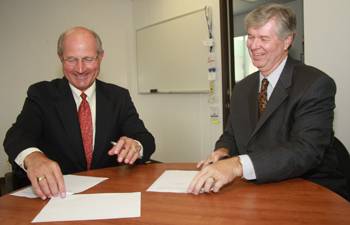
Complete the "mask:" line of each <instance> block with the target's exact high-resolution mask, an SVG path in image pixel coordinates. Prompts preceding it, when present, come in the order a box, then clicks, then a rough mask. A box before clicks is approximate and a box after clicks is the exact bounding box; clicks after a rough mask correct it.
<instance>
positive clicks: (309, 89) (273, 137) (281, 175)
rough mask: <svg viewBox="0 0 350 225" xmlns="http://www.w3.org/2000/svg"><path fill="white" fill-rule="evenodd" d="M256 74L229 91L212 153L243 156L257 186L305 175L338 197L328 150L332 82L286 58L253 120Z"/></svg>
mask: <svg viewBox="0 0 350 225" xmlns="http://www.w3.org/2000/svg"><path fill="white" fill-rule="evenodd" d="M258 87H259V72H256V73H253V74H251V75H249V76H248V77H246V78H245V79H243V80H242V81H240V82H239V83H237V84H236V85H235V87H234V89H233V94H232V99H231V106H230V110H231V111H230V116H229V119H228V122H227V126H226V128H225V131H224V133H223V135H222V136H221V137H220V139H219V140H218V142H217V143H216V149H217V148H220V147H225V148H228V149H229V150H230V152H231V154H232V155H239V154H248V155H249V156H250V158H251V160H252V163H253V166H254V169H255V172H256V177H257V179H256V182H259V183H265V182H272V181H280V180H284V179H288V178H293V177H304V178H307V179H309V180H312V181H314V182H317V183H319V184H322V185H324V186H326V187H329V188H330V189H332V190H334V191H336V192H338V193H341V192H342V191H343V188H345V179H344V177H343V176H342V174H341V173H340V172H339V171H338V169H337V158H336V154H335V152H334V149H332V147H331V146H332V140H333V117H334V112H333V110H334V108H335V103H334V101H335V100H334V98H335V93H336V85H335V83H334V81H333V80H332V79H331V78H330V77H329V76H327V75H326V74H325V73H323V72H321V71H320V70H318V69H316V68H313V67H311V66H307V65H304V64H302V63H300V62H298V61H295V60H293V59H291V58H288V59H287V62H286V65H285V67H284V69H283V71H282V74H281V76H280V78H279V80H278V82H277V84H276V86H275V88H274V90H273V93H272V94H271V97H270V99H269V101H268V103H267V108H266V110H265V112H264V113H263V114H262V115H261V117H260V119H258V111H257V110H258V89H259V88H258Z"/></svg>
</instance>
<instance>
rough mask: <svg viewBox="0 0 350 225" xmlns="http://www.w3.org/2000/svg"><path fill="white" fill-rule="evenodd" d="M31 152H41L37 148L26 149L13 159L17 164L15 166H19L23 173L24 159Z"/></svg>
mask: <svg viewBox="0 0 350 225" xmlns="http://www.w3.org/2000/svg"><path fill="white" fill-rule="evenodd" d="M33 152H41V151H40V150H39V149H38V148H35V147H30V148H27V149H24V150H23V151H21V152H20V153H19V154H18V156H17V157H16V158H15V162H16V163H17V165H19V166H20V167H21V168H22V169H23V170H24V171H26V172H27V170H26V168H25V166H24V159H25V158H26V157H27V156H28V155H29V154H31V153H33Z"/></svg>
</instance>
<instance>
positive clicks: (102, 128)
mask: <svg viewBox="0 0 350 225" xmlns="http://www.w3.org/2000/svg"><path fill="white" fill-rule="evenodd" d="M113 107H114V104H113V102H112V101H111V99H110V97H109V95H108V93H107V92H106V90H105V89H104V88H103V86H102V84H101V83H100V82H99V81H98V80H96V128H95V129H96V133H95V147H94V153H93V157H92V166H93V165H94V164H96V163H97V162H98V161H99V158H101V157H102V156H103V154H107V152H106V151H103V149H105V148H106V143H109V142H110V141H112V140H108V139H109V138H111V137H109V136H108V135H107V134H109V133H111V132H109V131H110V130H111V129H112V125H113V124H114V121H110V120H109V119H108V118H114V117H113ZM113 140H114V139H113ZM111 147H112V146H111Z"/></svg>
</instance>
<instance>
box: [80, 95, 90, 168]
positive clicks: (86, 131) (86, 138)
mask: <svg viewBox="0 0 350 225" xmlns="http://www.w3.org/2000/svg"><path fill="white" fill-rule="evenodd" d="M80 97H81V98H82V101H81V103H80V106H79V110H78V117H79V123H80V131H81V137H82V139H83V145H84V151H85V158H86V163H87V168H88V169H90V167H91V160H92V136H93V133H92V132H93V131H92V117H91V110H90V106H89V103H88V101H87V100H86V94H85V93H84V92H83V93H81V95H80Z"/></svg>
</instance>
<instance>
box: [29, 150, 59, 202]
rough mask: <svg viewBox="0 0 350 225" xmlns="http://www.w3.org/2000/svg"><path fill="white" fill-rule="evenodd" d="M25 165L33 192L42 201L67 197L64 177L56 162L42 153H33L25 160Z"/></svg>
mask: <svg viewBox="0 0 350 225" xmlns="http://www.w3.org/2000/svg"><path fill="white" fill-rule="evenodd" d="M24 165H25V167H26V169H27V176H28V178H29V180H30V182H31V183H32V186H33V190H34V192H35V193H36V194H37V195H38V196H39V197H40V198H41V199H43V200H45V199H46V198H52V197H57V196H58V195H60V196H61V197H62V198H64V197H65V196H66V188H65V185H64V179H63V175H62V173H61V169H60V167H59V165H58V164H57V163H56V162H55V161H52V160H50V159H49V158H47V157H46V156H45V155H44V154H43V153H42V152H33V153H31V154H29V155H28V156H27V157H26V158H25V159H24Z"/></svg>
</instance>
